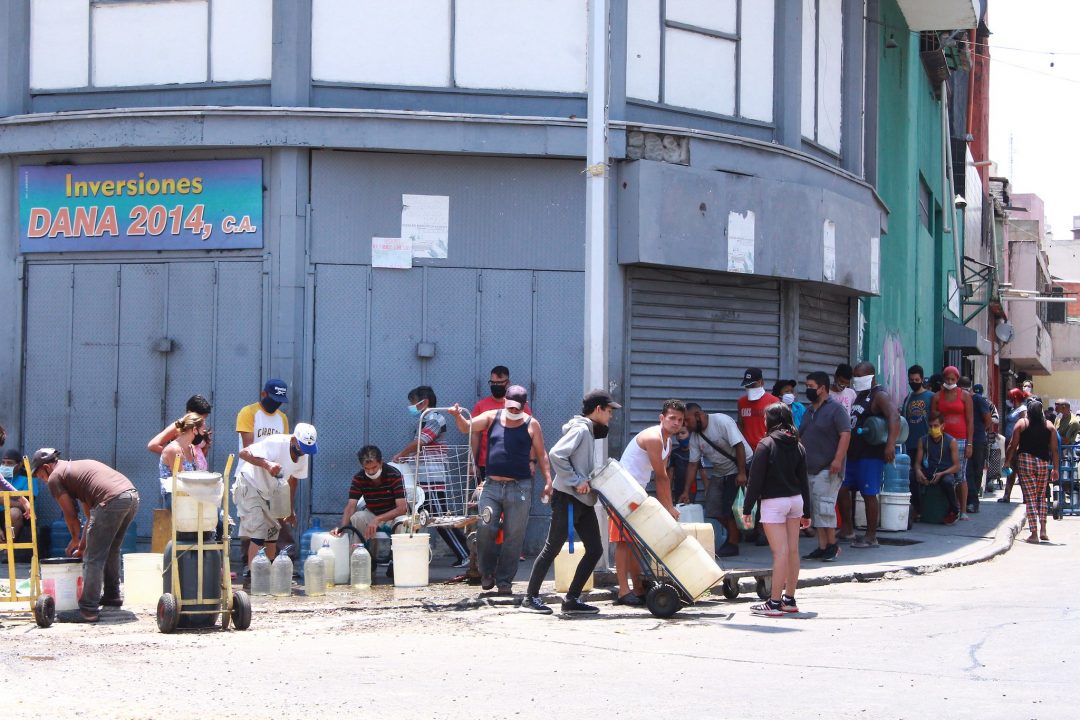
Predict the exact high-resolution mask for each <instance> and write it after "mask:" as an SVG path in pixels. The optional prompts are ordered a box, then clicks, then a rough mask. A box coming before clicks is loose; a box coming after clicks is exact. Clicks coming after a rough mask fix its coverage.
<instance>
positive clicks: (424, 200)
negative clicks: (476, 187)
mask: <svg viewBox="0 0 1080 720" xmlns="http://www.w3.org/2000/svg"><path fill="white" fill-rule="evenodd" d="M449 232H450V197H449V196H448V195H402V196H401V237H402V239H405V240H409V242H411V243H412V254H413V257H418V258H445V257H446V256H447V252H448V250H449Z"/></svg>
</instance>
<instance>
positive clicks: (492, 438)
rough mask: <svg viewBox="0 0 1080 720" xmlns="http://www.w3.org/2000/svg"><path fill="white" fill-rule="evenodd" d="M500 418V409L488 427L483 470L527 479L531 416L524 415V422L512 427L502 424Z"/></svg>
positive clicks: (530, 447) (501, 416) (489, 474)
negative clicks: (485, 462) (486, 450)
mask: <svg viewBox="0 0 1080 720" xmlns="http://www.w3.org/2000/svg"><path fill="white" fill-rule="evenodd" d="M502 419H503V411H502V410H500V411H499V413H498V415H496V416H495V422H493V423H491V426H490V427H489V428H488V435H487V440H488V443H487V446H488V452H487V466H486V467H485V468H484V469H485V472H486V473H487V475H488V476H491V475H496V476H498V477H508V478H514V479H515V480H527V479H529V478H531V477H532V471H531V470H530V468H529V452H530V451H531V450H532V437H530V436H529V423H530V422H532V418H531V417H526V418H525V422H523V423H521V425H519V426H518V427H513V428H509V427H506V426H504V425H503V424H502Z"/></svg>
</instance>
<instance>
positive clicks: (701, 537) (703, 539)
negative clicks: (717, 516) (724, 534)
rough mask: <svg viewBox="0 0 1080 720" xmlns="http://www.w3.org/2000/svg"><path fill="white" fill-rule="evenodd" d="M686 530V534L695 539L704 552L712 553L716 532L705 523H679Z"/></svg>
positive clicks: (714, 547)
mask: <svg viewBox="0 0 1080 720" xmlns="http://www.w3.org/2000/svg"><path fill="white" fill-rule="evenodd" d="M679 524H680V525H682V526H683V528H685V529H686V534H687V535H689V536H690V537H692V538H694V539H696V540H697V541H698V542H699V543H701V547H702V548H704V550H705V552H712V551H714V550H715V549H716V531H715V530H713V526H712V525H710V524H709V523H707V522H700V523H679Z"/></svg>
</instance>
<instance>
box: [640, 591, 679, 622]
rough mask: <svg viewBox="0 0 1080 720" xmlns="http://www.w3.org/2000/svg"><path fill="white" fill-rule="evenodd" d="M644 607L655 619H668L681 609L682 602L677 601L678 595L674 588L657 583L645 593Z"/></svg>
mask: <svg viewBox="0 0 1080 720" xmlns="http://www.w3.org/2000/svg"><path fill="white" fill-rule="evenodd" d="M645 607H647V608H648V609H649V612H651V613H652V614H653V615H654V616H655V617H658V618H669V617H671V616H672V615H674V614H675V613H677V612H679V610H680V609H681V608H682V600H680V599H679V593H678V591H676V590H675V588H673V587H671V586H670V585H666V584H664V583H658V584H656V585H653V586H652V587H651V588H649V592H647V593H645Z"/></svg>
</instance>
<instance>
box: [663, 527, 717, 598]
mask: <svg viewBox="0 0 1080 720" xmlns="http://www.w3.org/2000/svg"><path fill="white" fill-rule="evenodd" d="M663 560H664V565H666V566H667V569H668V572H670V573H671V575H672V576H673V577H674V578H675V579H676V580H678V581H679V582H680V583H682V586H683V587H684V588H686V591H687V592H688V593H690V597H692V598H695V599H696V598H698V597H699V596H701V595H703V594H704V593H705V592H707V591H708V590H709V588H711V587H712V586H713V585H716V584H717V583H718V582H720V580H721V579H722V578H723V577H724V573H723V571H722V570H721V569H720V567H719V566H718V565H717V564H716V560H715V559H714V558H713V554H712V553H711V552H706V551H705V549H704V548H703V547H701V543H699V542H698V541H697V538H692V537H687V538H686V539H685V540H683V541H682V543H680V544H679V546H678V547H677V548H675V549H674V550H672V551H671V552H670V553H668V554H667V555H666V556H664V558H663Z"/></svg>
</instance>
